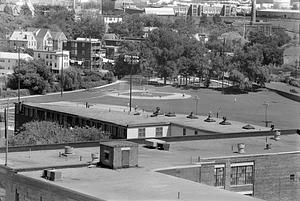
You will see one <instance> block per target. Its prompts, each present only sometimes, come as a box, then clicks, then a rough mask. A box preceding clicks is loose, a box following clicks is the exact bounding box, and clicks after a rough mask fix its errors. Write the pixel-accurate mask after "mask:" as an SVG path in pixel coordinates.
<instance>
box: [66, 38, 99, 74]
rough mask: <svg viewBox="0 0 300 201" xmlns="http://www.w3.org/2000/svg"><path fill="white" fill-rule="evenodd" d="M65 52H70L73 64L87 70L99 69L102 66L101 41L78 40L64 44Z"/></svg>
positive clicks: (90, 39) (91, 39)
mask: <svg viewBox="0 0 300 201" xmlns="http://www.w3.org/2000/svg"><path fill="white" fill-rule="evenodd" d="M63 49H64V50H68V51H69V52H70V62H71V64H74V65H78V66H82V67H83V68H86V69H99V68H101V66H102V58H101V52H102V49H101V41H100V40H99V39H93V38H77V39H76V40H69V41H67V42H66V43H64V46H63Z"/></svg>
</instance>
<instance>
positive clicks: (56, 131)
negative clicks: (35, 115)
mask: <svg viewBox="0 0 300 201" xmlns="http://www.w3.org/2000/svg"><path fill="white" fill-rule="evenodd" d="M108 137H109V136H108V135H107V134H106V133H104V132H103V131H101V130H100V129H98V128H95V127H87V126H86V127H83V128H80V127H75V128H64V127H62V126H61V125H59V124H58V123H55V122H49V121H33V122H28V123H26V124H24V125H23V126H22V128H21V129H20V131H19V133H18V134H17V135H15V136H12V137H11V138H10V139H9V144H10V145H11V146H20V145H39V144H58V143H69V142H85V141H98V140H100V139H103V138H108Z"/></svg>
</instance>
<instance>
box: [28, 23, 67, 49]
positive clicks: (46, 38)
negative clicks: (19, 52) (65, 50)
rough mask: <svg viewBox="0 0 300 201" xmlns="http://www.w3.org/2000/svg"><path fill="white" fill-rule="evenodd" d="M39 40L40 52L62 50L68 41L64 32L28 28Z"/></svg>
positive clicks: (38, 47)
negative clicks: (64, 43)
mask: <svg viewBox="0 0 300 201" xmlns="http://www.w3.org/2000/svg"><path fill="white" fill-rule="evenodd" d="M27 31H28V32H32V33H33V34H34V35H35V37H36V39H37V49H39V50H59V51H60V50H62V44H63V42H65V41H67V37H66V35H65V34H64V33H63V32H62V31H53V30H50V29H41V28H28V29H27Z"/></svg>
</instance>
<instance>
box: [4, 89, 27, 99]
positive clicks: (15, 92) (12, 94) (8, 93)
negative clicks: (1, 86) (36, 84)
mask: <svg viewBox="0 0 300 201" xmlns="http://www.w3.org/2000/svg"><path fill="white" fill-rule="evenodd" d="M20 95H21V96H29V95H30V91H29V89H20ZM1 96H2V97H17V96H18V90H11V89H8V90H3V91H1Z"/></svg>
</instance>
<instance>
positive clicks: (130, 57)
mask: <svg viewBox="0 0 300 201" xmlns="http://www.w3.org/2000/svg"><path fill="white" fill-rule="evenodd" d="M124 61H126V62H127V63H130V64H131V66H130V77H129V112H131V106H132V68H133V64H134V63H138V62H139V57H138V56H134V55H125V56H124Z"/></svg>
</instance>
